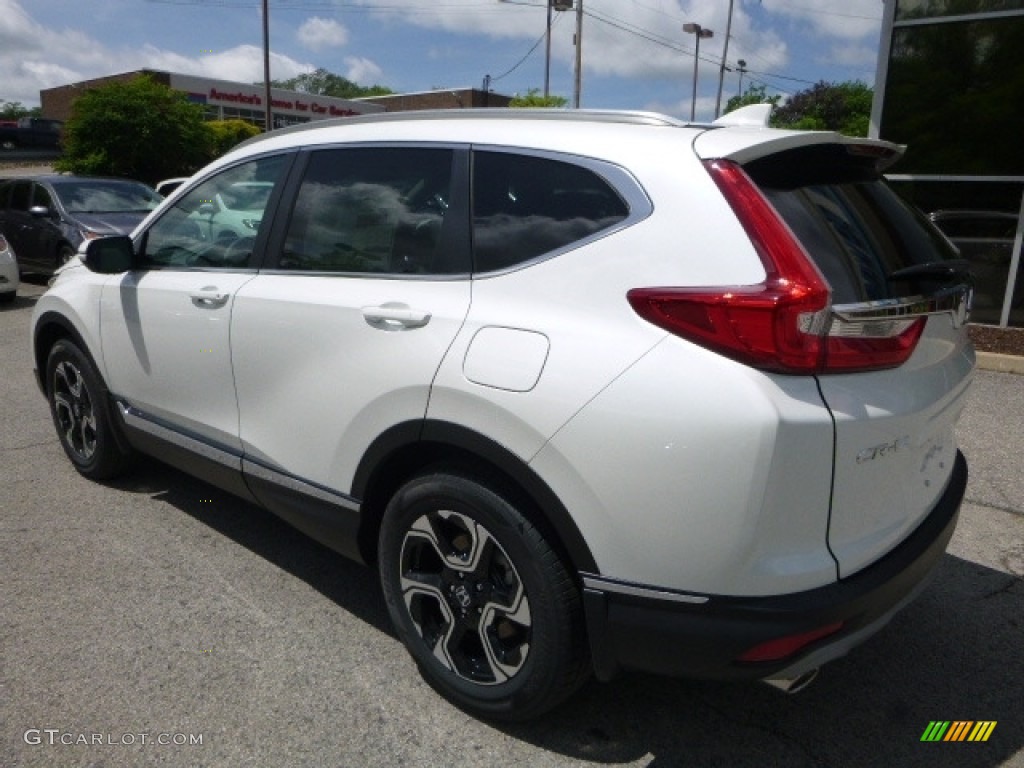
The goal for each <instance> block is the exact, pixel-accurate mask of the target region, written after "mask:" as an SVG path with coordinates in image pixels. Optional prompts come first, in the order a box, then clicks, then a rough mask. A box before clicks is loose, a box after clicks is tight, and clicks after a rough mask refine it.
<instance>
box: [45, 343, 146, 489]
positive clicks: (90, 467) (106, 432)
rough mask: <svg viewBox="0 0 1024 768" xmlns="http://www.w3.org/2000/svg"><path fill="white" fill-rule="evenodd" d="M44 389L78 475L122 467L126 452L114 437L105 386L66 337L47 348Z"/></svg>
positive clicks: (109, 473) (110, 473) (96, 475)
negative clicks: (48, 350) (48, 349)
mask: <svg viewBox="0 0 1024 768" xmlns="http://www.w3.org/2000/svg"><path fill="white" fill-rule="evenodd" d="M46 393H47V397H48V399H49V401H50V414H51V415H52V416H53V423H54V426H55V427H56V428H57V435H58V437H59V438H60V444H61V446H62V447H63V448H64V452H65V453H66V454H67V456H68V458H69V459H71V462H72V463H73V464H74V465H75V468H76V469H77V470H78V471H79V472H80V473H81V474H83V475H85V476H86V477H89V478H91V479H93V480H103V479H107V478H111V477H114V476H115V475H117V474H119V473H120V472H121V471H122V470H124V469H125V468H126V466H127V465H128V463H129V461H130V459H131V454H130V452H129V451H128V450H126V449H124V448H122V447H121V445H120V444H119V443H118V441H117V439H116V437H115V434H114V429H115V427H114V424H113V422H112V421H111V415H110V405H109V404H108V402H107V399H106V398H107V395H106V389H105V388H104V387H103V386H102V384H101V383H100V378H99V375H98V374H97V373H96V371H95V369H94V368H93V365H92V362H91V361H90V360H89V358H88V357H86V356H85V354H83V353H82V351H81V350H80V349H79V348H78V347H77V346H75V345H74V344H73V343H71V342H70V341H67V340H61V341H58V342H57V343H56V344H54V345H53V349H51V350H50V355H49V357H48V358H47V362H46Z"/></svg>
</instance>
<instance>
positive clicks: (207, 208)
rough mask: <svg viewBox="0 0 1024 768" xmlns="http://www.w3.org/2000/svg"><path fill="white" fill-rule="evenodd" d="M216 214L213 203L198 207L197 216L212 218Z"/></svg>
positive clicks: (215, 207)
mask: <svg viewBox="0 0 1024 768" xmlns="http://www.w3.org/2000/svg"><path fill="white" fill-rule="evenodd" d="M216 213H217V206H215V205H214V204H213V203H203V204H202V205H200V206H199V215H200V216H206V217H208V218H211V219H212V218H213V217H214V216H215V215H216Z"/></svg>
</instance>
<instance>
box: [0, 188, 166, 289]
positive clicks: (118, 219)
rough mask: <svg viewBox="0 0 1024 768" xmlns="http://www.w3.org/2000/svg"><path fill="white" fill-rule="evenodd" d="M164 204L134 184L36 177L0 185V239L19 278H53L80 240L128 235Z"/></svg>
mask: <svg viewBox="0 0 1024 768" xmlns="http://www.w3.org/2000/svg"><path fill="white" fill-rule="evenodd" d="M161 200H162V198H161V197H160V196H159V195H158V194H157V193H156V192H155V191H154V190H153V189H152V188H151V187H148V186H146V185H145V184H143V183H141V182H138V181H129V180H126V179H108V178H99V177H90V176H61V175H50V176H35V177H32V178H15V179H7V180H4V181H2V182H0V233H3V235H4V236H5V237H6V238H7V239H8V241H10V243H11V245H12V246H13V247H14V251H15V253H17V254H18V263H19V265H20V267H21V270H22V271H23V272H29V271H40V272H52V271H53V270H54V269H56V268H57V267H59V266H60V265H61V264H63V263H64V262H66V261H67V260H68V259H70V258H71V257H72V256H73V255H74V254H75V252H76V251H77V250H78V246H79V245H80V244H81V243H82V242H83V241H84V240H92V239H94V238H97V237H103V236H106V235H118V234H122V235H123V234H128V233H129V232H131V231H132V230H133V229H134V228H135V227H136V225H138V223H139V222H140V221H142V220H143V219H144V218H145V217H146V215H147V214H148V213H149V212H150V211H152V210H153V209H154V208H156V207H157V205H159V203H160V201H161Z"/></svg>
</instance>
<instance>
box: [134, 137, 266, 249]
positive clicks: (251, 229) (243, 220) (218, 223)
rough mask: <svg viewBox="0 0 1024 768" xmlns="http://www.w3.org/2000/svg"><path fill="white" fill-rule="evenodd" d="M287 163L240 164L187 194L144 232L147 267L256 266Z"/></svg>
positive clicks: (261, 162)
mask: <svg viewBox="0 0 1024 768" xmlns="http://www.w3.org/2000/svg"><path fill="white" fill-rule="evenodd" d="M285 163H286V158H285V157H284V156H281V155H278V156H274V157H265V158H260V159H258V160H253V161H250V162H248V163H242V164H241V165H236V166H233V167H232V168H229V169H228V170H226V171H222V172H221V173H218V174H217V175H215V176H212V177H210V178H208V179H206V180H205V181H203V182H202V183H200V184H199V185H198V186H196V187H194V188H193V189H191V190H189V191H188V192H187V193H186V194H185V195H183V196H182V197H180V198H179V199H178V200H177V201H176V202H175V203H174V205H173V206H171V207H170V208H168V209H167V210H166V211H165V212H164V214H163V215H162V216H161V217H160V218H159V219H158V220H157V221H156V223H154V224H153V226H152V227H150V229H149V231H148V232H147V233H146V236H145V242H144V247H143V253H142V258H141V261H142V264H143V266H145V267H150V268H166V267H203V268H209V267H219V268H224V269H241V268H247V267H251V266H253V258H254V257H253V253H254V249H255V245H256V239H257V237H258V236H259V234H260V232H261V230H262V229H263V223H264V220H265V218H266V217H265V216H264V212H265V210H266V208H267V204H268V203H269V201H270V197H271V193H272V192H273V190H274V188H275V185H277V184H278V183H279V182H280V179H281V177H282V171H283V169H284V167H285ZM268 224H269V222H268Z"/></svg>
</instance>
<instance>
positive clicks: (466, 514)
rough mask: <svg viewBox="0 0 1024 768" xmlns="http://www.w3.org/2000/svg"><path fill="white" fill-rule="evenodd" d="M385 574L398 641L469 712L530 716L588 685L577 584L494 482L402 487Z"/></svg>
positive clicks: (449, 480)
mask: <svg viewBox="0 0 1024 768" xmlns="http://www.w3.org/2000/svg"><path fill="white" fill-rule="evenodd" d="M379 567H380V577H381V584H382V586H383V590H384V597H385V600H386V601H387V605H388V611H389V612H390V614H391V619H392V621H393V622H394V625H395V628H396V630H397V632H398V635H399V637H400V638H401V640H402V642H403V643H405V646H406V648H407V649H408V650H409V653H410V654H411V655H412V657H413V659H415V661H416V663H417V664H418V665H419V668H420V671H421V673H422V674H423V676H424V678H425V679H426V680H427V682H428V683H430V685H431V686H433V687H434V689H435V690H437V691H438V692H439V693H441V694H442V695H443V696H445V697H446V698H448V699H449V700H451V701H452V702H454V703H455V704H456V705H458V706H460V707H462V708H463V709H465V710H467V711H470V712H472V713H473V714H476V715H481V716H483V717H489V718H494V719H501V720H525V719H529V718H533V717H537V716H538V715H540V714H542V713H543V712H545V711H547V710H549V709H551V708H552V707H554V706H555V705H556V704H558V703H560V702H561V701H563V700H564V699H565V698H567V697H568V696H569V695H570V694H572V693H573V692H574V691H575V690H576V689H577V688H578V687H579V685H580V684H581V683H582V682H583V681H584V680H585V679H586V676H587V674H588V673H589V669H590V665H589V658H588V655H587V650H586V645H585V642H584V638H583V631H582V608H581V601H580V595H579V591H578V590H577V588H576V585H575V584H574V583H573V580H572V579H571V578H570V576H569V573H568V571H567V570H566V568H565V566H564V565H563V563H562V561H561V560H560V558H559V557H558V555H557V553H556V552H555V551H554V550H553V549H552V547H551V546H550V545H549V543H548V542H547V541H546V540H545V538H544V537H543V535H542V534H541V533H540V531H538V529H537V528H536V527H534V526H533V525H532V524H531V523H530V522H529V521H528V520H527V519H526V518H525V517H524V516H523V515H522V514H521V512H520V511H519V510H518V509H517V508H516V507H515V506H514V505H513V504H512V503H510V502H509V501H508V500H507V499H506V498H505V497H504V496H502V495H500V494H498V493H496V492H495V491H494V490H492V489H491V488H489V487H487V486H486V485H483V484H482V483H480V482H478V481H476V480H474V479H472V478H470V477H466V476H462V475H458V474H449V473H444V472H439V473H436V474H429V475H423V476H420V477H417V478H415V479H413V480H411V481H410V482H409V483H407V484H406V485H405V486H403V487H402V488H401V489H400V490H399V491H398V492H397V493H396V494H395V496H394V497H393V498H392V500H391V502H390V503H389V504H388V508H387V511H386V512H385V516H384V521H383V524H382V527H381V531H380V539H379Z"/></svg>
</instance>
